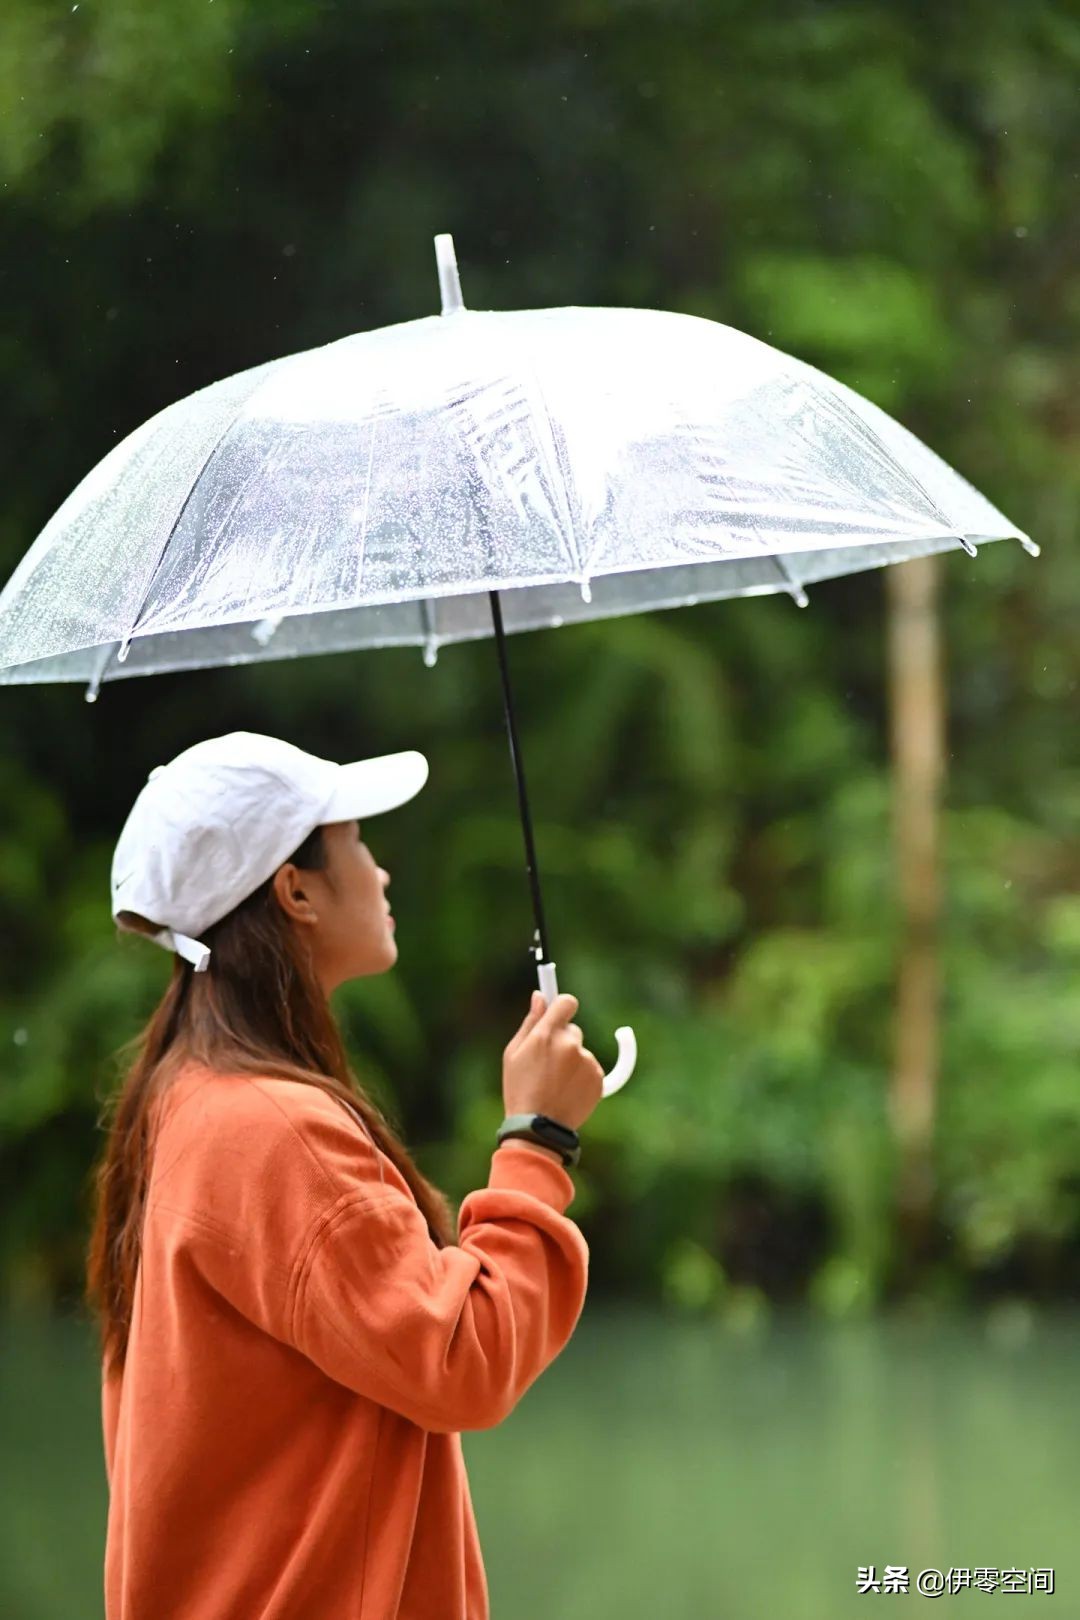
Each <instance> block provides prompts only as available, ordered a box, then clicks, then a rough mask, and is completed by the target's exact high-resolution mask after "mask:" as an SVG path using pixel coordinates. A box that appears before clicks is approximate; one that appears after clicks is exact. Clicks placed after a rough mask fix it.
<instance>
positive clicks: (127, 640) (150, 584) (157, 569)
mask: <svg viewBox="0 0 1080 1620" xmlns="http://www.w3.org/2000/svg"><path fill="white" fill-rule="evenodd" d="M294 358H299V357H294ZM271 364H273V362H271ZM257 392H258V388H255V389H253V390H252V392H251V393H250V394H248V395H247V397H246V398H245V399H244V400H243V401H242V402H241V403H240V404H239V405H237V407H236V409H235V411H234V412H233V414H232V415H231V416H230V418H229V420H228V423H227V424H226V426H225V427H223V428H222V430H221V432H220V433H219V434H218V436H217V438H216V439H215V440H214V442H213V444H212V445H211V446H210V449H209V450H208V451H207V452H206V455H205V457H204V458H203V463H202V466H201V467H200V468H199V470H198V472H197V473H196V474H195V477H194V478H193V479H192V480H191V487H190V488H189V490H188V492H187V494H186V495H185V496H184V499H183V501H182V502H181V504H180V510H179V512H177V514H176V516H175V518H174V519H173V521H172V525H171V527H170V529H169V532H168V534H167V535H166V536H165V540H164V542H163V544H162V547H161V551H160V553H159V554H158V560H157V562H156V563H155V564H154V567H153V569H152V570H151V573H150V577H149V578H148V579H147V582H146V589H145V590H144V591H143V595H142V601H141V602H140V603H139V610H138V612H137V613H136V615H135V617H134V619H133V620H132V622H131V628H130V629H129V630H128V632H127V634H126V635H125V636H124V639H123V641H121V643H120V649H119V651H118V652H117V655H116V661H117V663H118V664H123V663H125V662H126V661H127V655H128V648H129V647H130V645H131V638H132V636H133V635H134V634H135V632H136V630H137V629H138V627H139V621H140V619H141V618H142V616H143V614H144V613H145V611H146V604H147V602H149V600H150V596H151V593H152V591H153V589H154V584H155V582H156V580H157V577H158V575H159V574H160V573H161V565H162V563H163V562H164V561H165V554H166V552H167V551H168V549H169V547H170V545H171V544H172V542H173V539H174V537H175V535H176V531H177V529H178V528H179V527H180V522H181V519H182V518H183V516H184V513H185V512H186V511H187V509H188V504H189V502H190V500H191V497H192V496H193V495H194V493H195V491H196V489H198V487H199V480H200V479H201V478H202V475H203V473H204V472H205V471H206V469H207V467H209V465H210V463H211V462H212V461H213V459H214V457H215V456H216V455H217V453H218V451H219V450H220V449H221V446H222V445H223V444H224V442H225V440H226V439H227V438H228V436H229V434H230V433H231V432H232V430H233V428H234V427H235V426H236V424H237V421H238V420H239V418H240V412H241V411H242V410H243V409H244V408H245V407H246V406H247V405H249V404H250V403H251V401H252V399H253V398H254V396H255V394H256V393H257Z"/></svg>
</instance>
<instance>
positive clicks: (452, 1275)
mask: <svg viewBox="0 0 1080 1620" xmlns="http://www.w3.org/2000/svg"><path fill="white" fill-rule="evenodd" d="M573 1192H574V1187H573V1182H572V1181H571V1179H570V1176H569V1175H568V1173H567V1172H566V1170H564V1169H563V1167H562V1166H561V1165H559V1164H556V1163H555V1161H554V1160H553V1159H549V1158H548V1157H547V1156H546V1155H545V1154H542V1153H537V1152H535V1151H534V1150H533V1149H532V1148H530V1147H529V1146H528V1145H527V1144H526V1143H523V1142H521V1141H512V1142H508V1143H504V1144H503V1145H502V1146H500V1147H497V1148H496V1149H495V1151H494V1152H493V1154H492V1157H491V1169H490V1173H489V1176H488V1182H487V1186H486V1187H482V1188H479V1189H477V1190H476V1191H474V1192H471V1193H469V1195H468V1196H467V1197H466V1199H465V1200H464V1202H463V1203H462V1206H461V1211H460V1215H459V1219H458V1243H457V1245H456V1246H454V1245H451V1246H450V1247H448V1248H445V1249H440V1248H438V1246H437V1245H436V1244H434V1243H433V1242H432V1240H431V1238H430V1236H429V1234H428V1230H427V1223H426V1222H425V1220H424V1217H423V1216H422V1215H421V1213H420V1211H419V1209H418V1208H417V1206H416V1204H415V1202H414V1201H413V1199H412V1196H411V1194H409V1193H408V1192H407V1191H402V1190H399V1189H398V1188H396V1187H390V1188H387V1189H386V1190H384V1191H383V1192H381V1193H378V1194H358V1195H356V1196H353V1197H345V1198H343V1199H342V1200H341V1202H340V1203H338V1204H337V1205H336V1206H335V1207H334V1208H333V1209H332V1210H330V1211H328V1212H327V1214H326V1216H325V1218H324V1219H322V1220H320V1221H319V1222H318V1223H317V1225H316V1228H315V1230H314V1231H313V1233H312V1234H311V1242H310V1247H309V1249H308V1251H307V1252H306V1254H305V1255H304V1256H303V1257H302V1258H301V1261H300V1267H299V1271H298V1274H297V1281H296V1286H295V1290H294V1302H293V1321H294V1329H293V1332H294V1337H295V1342H296V1345H297V1347H298V1348H299V1349H300V1350H302V1351H303V1353H304V1354H305V1355H307V1356H308V1357H309V1358H310V1359H311V1360H312V1361H314V1362H315V1363H316V1364H317V1365H318V1366H320V1367H321V1368H322V1369H323V1371H324V1372H326V1373H328V1374H329V1375H330V1377H331V1378H335V1379H336V1380H337V1381H338V1382H339V1383H342V1384H345V1385H347V1386H348V1387H349V1388H350V1389H355V1390H356V1391H358V1392H359V1393H361V1394H363V1395H366V1396H368V1397H369V1398H371V1399H372V1400H375V1401H378V1402H379V1403H380V1404H382V1405H384V1406H388V1407H390V1408H392V1409H393V1410H394V1411H395V1412H399V1413H400V1414H401V1415H402V1416H403V1417H406V1418H409V1419H410V1420H411V1421H412V1422H414V1423H416V1424H418V1425H420V1427H422V1428H425V1429H430V1430H437V1431H440V1432H444V1433H449V1432H456V1431H460V1430H470V1429H487V1428H491V1427H492V1426H493V1425H495V1424H497V1423H500V1422H501V1421H502V1419H503V1418H505V1417H506V1416H507V1415H508V1413H510V1412H511V1411H512V1410H513V1408H514V1406H515V1405H516V1404H517V1402H518V1401H519V1400H520V1399H521V1396H522V1395H523V1394H524V1393H525V1391H526V1390H527V1389H528V1387H529V1385H530V1384H531V1383H533V1381H534V1380H535V1379H536V1378H537V1377H538V1376H539V1375H540V1373H541V1372H543V1370H544V1368H545V1367H547V1366H548V1365H549V1364H550V1363H551V1362H552V1361H553V1360H554V1359H555V1357H556V1356H557V1355H558V1354H559V1352H560V1350H562V1349H563V1347H564V1345H565V1344H566V1342H567V1340H568V1339H569V1338H570V1335H571V1334H572V1332H573V1330H574V1327H575V1326H576V1324H577V1321H578V1319H579V1317H580V1315H581V1311H582V1307H583V1305H584V1301H585V1290H586V1284H587V1277H588V1255H589V1251H588V1247H587V1245H586V1242H585V1239H584V1237H583V1236H582V1234H581V1231H580V1229H579V1228H578V1227H577V1226H576V1225H575V1224H574V1222H573V1221H571V1220H569V1219H567V1217H566V1216H565V1214H564V1211H565V1210H566V1208H567V1206H568V1204H569V1203H570V1202H571V1199H572V1198H573Z"/></svg>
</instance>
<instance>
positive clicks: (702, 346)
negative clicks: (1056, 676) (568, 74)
mask: <svg viewBox="0 0 1080 1620" xmlns="http://www.w3.org/2000/svg"><path fill="white" fill-rule="evenodd" d="M437 241H438V242H439V243H440V244H441V245H442V246H441V251H442V256H443V262H442V265H441V269H442V274H443V284H444V307H445V308H446V310H447V314H445V315H444V316H432V317H429V318H426V319H423V320H415V321H406V322H404V323H402V324H401V325H397V326H390V327H385V328H382V329H380V330H378V331H372V332H363V333H359V334H357V335H354V336H351V337H346V338H342V339H340V340H339V341H338V342H335V343H328V344H326V345H325V346H324V347H322V348H319V349H311V350H307V351H305V352H303V353H300V354H295V355H289V356H286V357H285V358H283V359H280V360H272V361H270V362H269V363H267V364H266V365H262V366H257V367H255V368H254V369H252V370H250V371H245V372H241V373H239V374H238V375H236V376H232V377H228V378H226V379H225V380H223V381H221V382H217V383H214V384H212V385H211V386H210V387H208V388H203V389H201V390H200V391H199V392H197V393H195V394H192V395H190V396H189V397H188V398H186V399H183V400H180V401H178V402H177V403H176V404H174V405H170V406H168V407H167V408H166V409H165V410H163V411H161V412H159V414H158V415H156V416H154V417H152V418H151V419H150V420H149V421H147V422H146V423H144V424H143V426H142V427H140V428H138V429H137V430H136V431H135V432H134V433H132V434H130V435H129V437H128V438H127V439H125V440H124V441H123V442H122V443H121V444H119V445H117V446H116V447H115V448H114V449H113V450H112V451H111V452H110V453H109V454H108V455H107V456H105V458H104V459H103V460H102V461H101V462H100V463H99V464H98V465H97V466H96V467H95V468H94V469H93V470H92V471H91V472H90V473H89V474H88V475H87V477H86V478H84V479H83V481H82V482H81V483H80V484H79V485H78V487H77V488H76V489H75V490H74V492H73V493H72V494H71V495H70V496H69V498H68V499H67V500H66V501H65V502H64V504H63V505H62V506H61V507H60V508H59V510H58V511H57V512H56V514H55V515H54V516H53V518H52V519H51V521H50V522H49V523H48V524H47V525H46V527H45V529H44V530H43V531H42V533H41V535H40V536H39V537H38V539H37V541H36V542H35V543H34V545H33V546H32V547H31V548H30V550H29V551H28V552H27V554H26V556H25V557H24V558H23V560H22V562H21V563H20V565H19V566H18V568H17V569H16V571H15V573H14V575H13V576H12V578H11V580H10V581H9V583H8V585H7V587H6V588H5V590H4V591H3V593H2V594H0V683H4V682H23V681H66V680H76V681H85V682H86V683H87V685H88V688H89V691H88V695H90V696H93V695H96V693H97V690H98V688H99V687H100V685H101V684H102V682H104V681H111V680H118V679H120V678H122V677H124V676H128V675H146V674H153V673H157V672H159V671H166V670H178V669H193V668H199V667H202V666H206V665H215V664H231V663H248V662H254V661H256V660H259V659H263V658H285V657H294V656H297V655H299V654H306V653H315V652H330V651H339V650H343V649H345V648H351V647H380V646H393V645H401V644H409V643H413V644H417V645H420V646H422V647H423V648H424V649H425V653H426V656H427V657H428V660H429V661H432V660H433V659H434V657H435V655H436V653H437V650H438V648H439V647H440V646H441V645H443V644H445V643H448V642H456V641H462V640H467V639H472V638H474V637H479V636H490V635H492V634H493V625H492V614H491V610H490V605H489V599H488V593H489V592H490V591H493V590H494V591H499V592H500V593H502V612H503V622H504V626H505V629H506V631H507V632H508V633H513V632H515V631H519V630H529V629H536V628H540V627H542V626H548V625H561V624H567V623H571V622H572V621H574V620H580V619H596V618H604V617H608V616H612V615H616V614H623V613H638V612H643V611H646V610H649V609H655V608H667V607H677V606H681V605H685V604H688V603H693V602H704V601H710V600H714V599H716V598H719V597H726V596H743V595H750V594H754V593H760V592H771V591H778V590H779V591H789V592H790V593H791V594H792V595H793V596H794V597H795V598H796V600H797V601H799V602H800V603H804V602H805V600H806V596H805V588H806V586H808V585H810V584H813V583H814V582H815V581H818V580H823V579H828V578H830V577H832V576H835V575H839V574H847V573H853V572H856V571H858V570H862V569H866V568H872V567H878V566H881V565H884V564H887V563H893V562H899V561H902V560H903V559H905V558H908V557H917V556H924V555H926V554H927V553H929V552H936V551H947V550H952V549H957V548H960V547H963V548H964V549H966V550H968V551H969V552H973V551H974V550H975V548H976V547H977V546H978V545H979V544H980V543H982V542H983V541H987V540H997V539H1003V538H1007V537H1015V538H1017V539H1018V540H1020V541H1021V542H1022V543H1023V544H1024V545H1025V546H1026V547H1027V548H1028V549H1030V550H1035V549H1036V548H1035V547H1034V545H1033V543H1032V542H1031V541H1030V539H1029V538H1028V537H1027V536H1026V535H1025V534H1023V533H1022V532H1021V531H1020V530H1019V529H1018V528H1017V527H1016V526H1015V525H1014V524H1013V523H1011V522H1010V521H1009V519H1008V518H1006V517H1005V516H1004V515H1003V514H1002V513H1001V512H999V511H998V510H997V509H996V508H995V507H994V506H992V505H991V504H990V502H989V501H987V500H985V499H984V498H983V496H981V495H980V494H979V493H978V492H977V491H976V490H974V489H973V488H972V487H971V485H970V484H968V483H966V482H965V480H964V479H963V478H961V477H960V476H959V475H958V474H957V473H955V472H953V471H952V469H951V468H950V467H948V466H947V465H946V464H945V463H944V462H943V461H942V460H941V459H940V458H939V457H938V456H936V455H935V454H934V453H933V452H932V451H931V450H929V449H927V447H926V446H925V445H924V444H922V443H921V442H920V441H919V440H918V439H916V438H915V437H914V435H913V434H911V433H909V432H908V431H907V430H906V429H905V428H903V427H901V426H900V425H899V424H898V423H897V422H895V421H893V420H892V419H891V418H890V417H889V416H887V415H886V414H885V412H883V411H881V410H879V409H878V408H877V407H876V406H874V405H872V404H870V403H869V402H868V401H867V400H865V399H862V398H861V397H860V396H859V395H858V394H856V393H854V392H853V391H852V390H851V389H850V388H847V387H845V386H844V385H843V384H841V383H838V382H834V381H833V380H832V379H831V378H829V377H827V376H826V375H825V374H824V373H822V372H820V371H817V370H815V368H814V367H812V366H809V365H806V364H804V363H803V362H802V361H799V360H796V359H793V358H791V357H790V356H789V355H785V354H782V353H780V352H779V351H778V350H777V349H774V348H772V347H770V345H768V344H766V343H762V342H759V341H758V340H757V339H756V338H752V337H748V336H747V335H746V334H745V333H743V332H739V331H736V330H734V329H733V328H732V327H729V326H723V325H720V324H719V323H717V322H714V321H708V320H703V319H700V318H698V317H696V316H691V315H678V314H671V313H665V312H663V311H660V310H647V309H603V308H599V309H590V308H575V307H570V308H564V309H540V310H517V311H508V312H480V311H472V310H466V309H463V308H461V307H460V299H459V295H458V292H457V277H456V269H455V268H454V267H453V264H452V248H450V247H449V238H438V239H437Z"/></svg>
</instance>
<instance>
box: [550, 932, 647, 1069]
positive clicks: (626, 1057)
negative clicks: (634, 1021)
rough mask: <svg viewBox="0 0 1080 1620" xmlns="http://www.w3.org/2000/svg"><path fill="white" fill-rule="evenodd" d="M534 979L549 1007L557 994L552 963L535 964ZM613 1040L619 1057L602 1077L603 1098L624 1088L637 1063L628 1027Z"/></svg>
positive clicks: (635, 1037)
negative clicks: (617, 1048)
mask: <svg viewBox="0 0 1080 1620" xmlns="http://www.w3.org/2000/svg"><path fill="white" fill-rule="evenodd" d="M536 977H537V981H538V983H539V985H540V994H541V995H542V996H543V998H544V1000H545V1001H546V1002H547V1004H548V1006H549V1007H550V1006H551V1003H552V1002H553V1001H554V1000H555V997H556V996H557V995H558V993H559V986H558V982H557V980H556V978H555V964H554V962H537V964H536ZM615 1039H616V1041H617V1043H618V1047H619V1056H618V1059H617V1060H616V1063H615V1067H614V1068H613V1069H612V1070H611V1072H610V1074H605V1076H604V1089H603V1092H602V1093H601V1095H602V1096H604V1097H610V1096H611V1095H612V1093H613V1092H616V1091H618V1090H619V1089H620V1088H621V1087H622V1086H625V1084H626V1082H627V1081H628V1080H629V1078H630V1076H631V1075H632V1074H633V1072H634V1066H635V1064H636V1063H637V1036H636V1035H635V1034H634V1031H633V1030H632V1029H631V1028H630V1025H629V1024H623V1025H621V1026H620V1027H619V1028H618V1029H617V1030H616V1031H615Z"/></svg>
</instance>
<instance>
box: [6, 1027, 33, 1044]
mask: <svg viewBox="0 0 1080 1620" xmlns="http://www.w3.org/2000/svg"><path fill="white" fill-rule="evenodd" d="M11 1038H12V1040H13V1041H14V1042H15V1045H16V1046H25V1045H26V1043H27V1041H28V1040H29V1039H30V1031H29V1030H28V1029H23V1028H22V1026H21V1025H20V1027H19V1028H18V1029H17V1030H16V1031H15V1033H14V1035H13V1036H12V1037H11Z"/></svg>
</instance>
